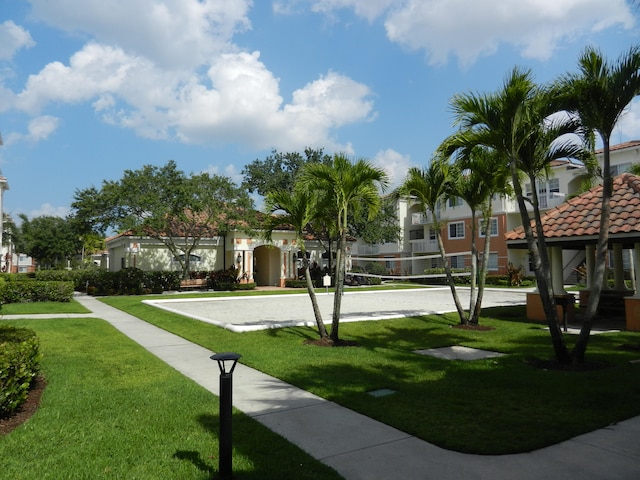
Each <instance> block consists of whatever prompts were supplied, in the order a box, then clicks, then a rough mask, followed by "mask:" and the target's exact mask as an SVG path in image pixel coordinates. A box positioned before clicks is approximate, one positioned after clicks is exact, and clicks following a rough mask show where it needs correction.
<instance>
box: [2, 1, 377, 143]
mask: <svg viewBox="0 0 640 480" xmlns="http://www.w3.org/2000/svg"><path fill="white" fill-rule="evenodd" d="M89 3H91V5H92V6H95V10H92V9H91V8H88V5H87V2H86V1H85V0H82V1H80V0H58V1H56V2H46V1H42V0H34V1H33V8H34V11H33V14H34V16H35V17H36V18H39V19H41V20H42V21H46V22H48V23H50V24H52V25H54V26H56V27H58V28H64V29H65V30H68V31H73V32H86V33H87V34H90V35H92V36H93V37H95V39H93V38H92V39H91V40H90V41H89V42H88V43H87V44H86V45H85V46H84V47H83V48H82V49H81V50H79V51H77V52H76V53H74V54H73V55H72V56H71V58H70V59H69V61H68V64H65V63H63V62H62V61H55V62H52V63H49V64H48V65H46V66H45V67H44V68H42V69H41V71H40V72H38V73H35V74H32V75H30V76H29V78H28V80H27V82H26V84H25V86H24V88H23V90H22V91H21V92H19V93H18V94H17V95H15V94H13V92H10V91H8V90H5V91H4V93H6V95H4V94H3V91H1V90H0V96H3V97H6V98H7V99H8V100H9V102H10V105H11V106H12V108H15V109H17V110H20V111H23V112H26V113H30V114H34V115H37V114H40V113H41V112H42V111H43V110H44V109H46V108H47V107H48V106H49V105H51V104H80V103H85V102H91V104H92V106H93V108H94V110H95V112H96V113H97V114H98V115H99V116H100V118H102V119H103V121H105V122H107V123H109V124H112V125H118V126H120V127H123V128H128V129H131V130H134V131H135V132H136V133H137V134H138V135H140V136H143V137H147V138H152V139H166V138H178V139H179V140H180V141H182V142H184V143H193V144H217V145H222V144H233V143H235V144H239V145H243V146H248V147H252V148H256V149H271V148H277V149H283V150H293V149H301V148H305V147H307V146H322V147H324V148H327V149H329V150H344V151H346V152H351V151H352V148H351V146H350V145H348V144H347V145H342V144H340V142H338V141H337V140H336V139H335V138H333V135H334V133H335V129H337V128H339V127H342V126H344V125H347V124H352V123H357V122H362V121H369V120H371V119H372V118H373V117H374V113H373V102H372V100H371V99H370V96H371V92H370V90H369V88H368V87H367V86H366V85H364V84H362V83H359V82H357V81H354V80H352V79H350V78H348V77H346V76H344V75H340V74H338V73H335V72H328V73H327V74H326V75H323V76H321V77H319V78H317V79H316V80H312V81H310V82H309V83H307V84H306V85H304V86H303V87H301V88H299V89H298V90H296V91H294V92H293V93H292V101H291V102H290V103H285V101H284V99H283V95H282V93H281V92H280V87H279V79H278V78H276V77H275V76H274V75H273V73H272V72H271V71H270V70H269V69H268V68H267V66H266V65H265V64H264V63H263V62H262V61H261V60H260V53H259V52H252V53H249V52H242V51H240V50H239V49H238V48H237V47H236V46H235V45H233V44H231V43H228V42H229V40H230V39H231V37H232V36H233V34H234V32H236V31H237V30H238V29H239V28H246V27H247V25H248V20H247V18H246V16H245V14H246V10H247V8H248V7H249V6H250V2H249V1H241V2H225V1H222V0H218V1H213V0H207V1H202V2H199V1H195V0H184V1H183V0H166V1H164V2H161V3H160V2H152V1H151V0H140V1H139V2H129V1H124V0H116V1H115V5H114V4H113V2H108V3H109V8H107V6H105V4H104V2H102V1H94V0H90V1H89ZM230 3H232V4H234V5H233V6H232V5H229V4H230ZM52 4H54V5H52ZM54 7H55V8H54ZM143 7H144V8H146V9H148V10H149V11H152V12H153V14H152V15H150V17H149V18H148V16H145V15H143V14H142V13H141V12H142V10H143V9H144V8H143ZM154 9H155V10H154ZM116 10H118V11H117V12H116ZM134 19H135V20H134ZM178 30H179V31H180V32H181V35H178V34H177V31H178ZM150 31H153V33H149V32H150ZM145 32H146V33H145ZM185 32H186V35H185ZM147 33H149V35H150V39H149V44H148V45H147V44H146V43H145V42H146V41H147V40H143V37H146V36H147ZM98 40H100V41H98ZM223 44H224V45H223ZM160 51H162V52H163V53H159V52H160ZM174 57H175V58H174ZM178 58H179V60H178ZM205 68H206V70H204V69H205ZM0 88H1V86H0Z"/></svg>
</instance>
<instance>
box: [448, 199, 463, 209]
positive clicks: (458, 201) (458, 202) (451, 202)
mask: <svg viewBox="0 0 640 480" xmlns="http://www.w3.org/2000/svg"><path fill="white" fill-rule="evenodd" d="M460 205H462V199H461V198H460V197H452V198H450V199H449V206H450V207H458V206H460Z"/></svg>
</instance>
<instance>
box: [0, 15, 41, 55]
mask: <svg viewBox="0 0 640 480" xmlns="http://www.w3.org/2000/svg"><path fill="white" fill-rule="evenodd" d="M35 44H36V43H35V42H34V41H33V38H31V35H30V34H29V32H28V31H26V30H25V29H24V28H22V27H20V26H18V25H16V24H15V23H14V22H12V21H11V20H7V21H5V22H3V23H0V60H9V59H11V58H12V57H13V55H14V54H15V53H16V52H17V51H18V50H20V49H22V48H30V47H33V46H34V45H35Z"/></svg>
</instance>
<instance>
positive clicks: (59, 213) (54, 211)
mask: <svg viewBox="0 0 640 480" xmlns="http://www.w3.org/2000/svg"><path fill="white" fill-rule="evenodd" d="M70 213H71V209H70V208H69V207H55V206H53V205H51V204H50V203H43V204H42V205H41V206H40V208H38V209H37V210H31V211H30V212H28V213H27V214H26V215H27V217H28V218H30V219H34V218H36V217H43V216H47V217H60V218H66V217H67V216H68V215H69V214H70Z"/></svg>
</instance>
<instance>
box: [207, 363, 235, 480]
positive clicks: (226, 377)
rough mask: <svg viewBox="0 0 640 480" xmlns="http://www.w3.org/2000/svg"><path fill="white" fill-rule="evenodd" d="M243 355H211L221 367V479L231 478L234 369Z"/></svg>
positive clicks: (219, 442)
mask: <svg viewBox="0 0 640 480" xmlns="http://www.w3.org/2000/svg"><path fill="white" fill-rule="evenodd" d="M240 357H242V355H240V354H239V353H233V352H222V353H216V354H215V355H211V357H210V358H211V360H215V361H217V362H218V367H219V368H220V434H219V439H218V472H219V474H220V478H221V480H228V479H230V478H231V475H232V469H231V446H232V442H231V420H232V411H231V406H232V404H233V402H232V396H231V393H232V379H233V370H234V369H235V368H236V364H237V363H238V360H239V359H240Z"/></svg>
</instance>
